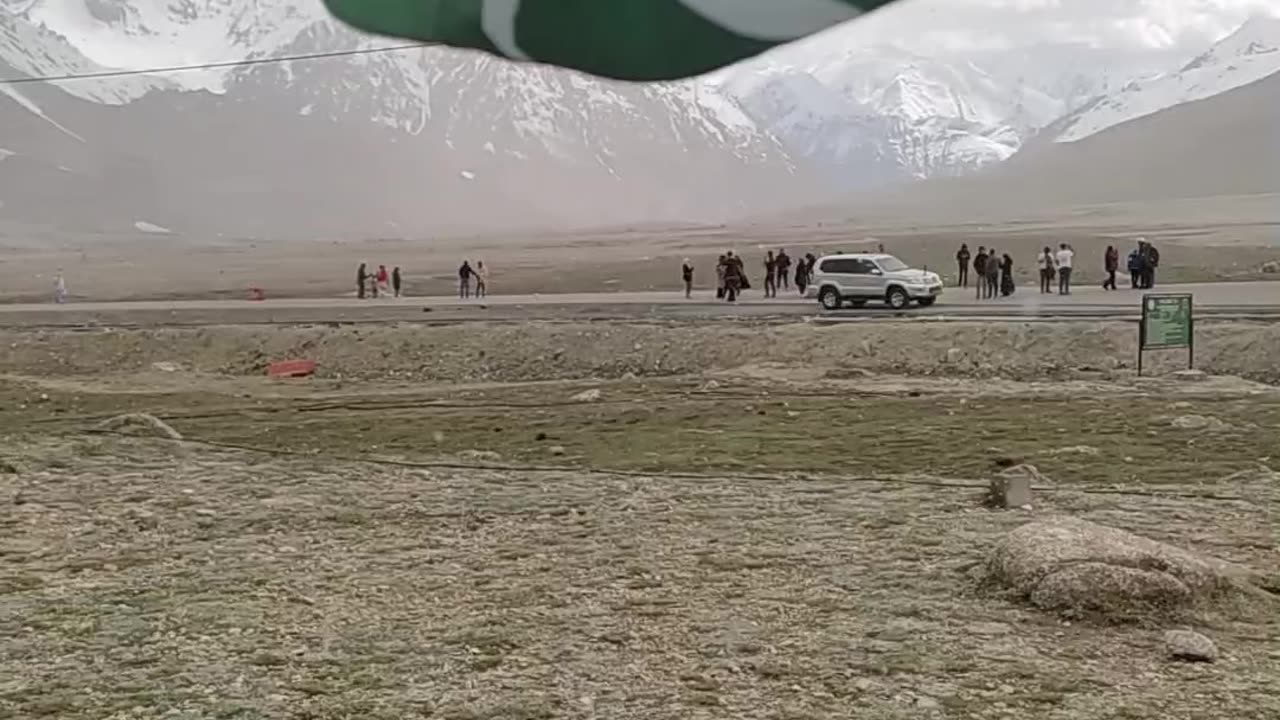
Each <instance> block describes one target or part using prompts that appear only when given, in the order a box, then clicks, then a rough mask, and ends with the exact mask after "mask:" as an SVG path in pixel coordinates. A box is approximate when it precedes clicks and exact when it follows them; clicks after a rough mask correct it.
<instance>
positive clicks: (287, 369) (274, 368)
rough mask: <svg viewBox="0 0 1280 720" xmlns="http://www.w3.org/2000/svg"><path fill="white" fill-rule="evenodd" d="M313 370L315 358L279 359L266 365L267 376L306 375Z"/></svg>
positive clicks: (314, 369) (313, 371)
mask: <svg viewBox="0 0 1280 720" xmlns="http://www.w3.org/2000/svg"><path fill="white" fill-rule="evenodd" d="M315 371H316V361H315V360H281V361H280V362H273V363H271V364H270V365H268V366H267V376H268V377H307V376H308V375H311V374H314V373H315Z"/></svg>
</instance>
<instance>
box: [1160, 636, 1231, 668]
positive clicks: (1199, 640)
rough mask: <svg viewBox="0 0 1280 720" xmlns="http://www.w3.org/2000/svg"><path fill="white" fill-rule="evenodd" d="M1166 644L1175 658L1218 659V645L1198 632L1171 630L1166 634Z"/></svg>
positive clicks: (1209, 660) (1194, 659)
mask: <svg viewBox="0 0 1280 720" xmlns="http://www.w3.org/2000/svg"><path fill="white" fill-rule="evenodd" d="M1164 645H1165V649H1167V650H1168V651H1169V657H1171V658H1173V659H1174V660H1181V661H1183V662H1202V663H1211V662H1216V661H1217V660H1218V647H1217V646H1216V645H1214V644H1213V641H1212V640H1210V639H1209V638H1207V637H1205V636H1204V635H1201V634H1200V633H1198V632H1192V631H1190V630H1170V631H1169V632H1167V633H1165V634H1164Z"/></svg>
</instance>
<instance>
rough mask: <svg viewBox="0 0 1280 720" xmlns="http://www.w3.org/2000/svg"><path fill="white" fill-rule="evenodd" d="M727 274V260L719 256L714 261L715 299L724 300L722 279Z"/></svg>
mask: <svg viewBox="0 0 1280 720" xmlns="http://www.w3.org/2000/svg"><path fill="white" fill-rule="evenodd" d="M728 274H729V258H728V257H726V256H724V255H721V256H720V259H718V260H716V299H717V300H723V299H724V279H725V277H726V276H727V275H728Z"/></svg>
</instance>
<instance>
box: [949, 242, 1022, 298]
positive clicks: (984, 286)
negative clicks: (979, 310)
mask: <svg viewBox="0 0 1280 720" xmlns="http://www.w3.org/2000/svg"><path fill="white" fill-rule="evenodd" d="M971 265H972V267H973V278H974V283H973V284H974V286H975V287H976V288H977V298H978V299H979V300H986V299H991V298H995V297H996V296H997V295H998V296H1000V297H1007V296H1009V295H1012V294H1013V291H1014V290H1015V289H1016V288H1015V286H1014V284H1013V257H1011V256H1010V255H1009V253H1005V254H1003V255H1001V254H999V253H998V252H997V251H996V249H995V248H991V249H990V250H987V249H986V248H985V247H981V246H980V247H979V248H978V254H977V255H971V254H970V253H969V246H968V244H961V245H960V250H959V251H957V252H956V267H957V269H958V270H959V271H960V274H959V283H958V284H959V286H960V287H964V288H967V287H969V268H970V266H971Z"/></svg>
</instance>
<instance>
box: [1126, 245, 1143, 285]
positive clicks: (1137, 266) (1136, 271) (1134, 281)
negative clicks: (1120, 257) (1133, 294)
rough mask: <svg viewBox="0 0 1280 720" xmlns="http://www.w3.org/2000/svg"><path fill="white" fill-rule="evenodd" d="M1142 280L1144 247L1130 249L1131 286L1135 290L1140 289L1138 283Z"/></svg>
mask: <svg viewBox="0 0 1280 720" xmlns="http://www.w3.org/2000/svg"><path fill="white" fill-rule="evenodd" d="M1140 282H1142V249H1141V248H1139V249H1137V250H1131V251H1129V287H1130V288H1131V289H1133V290H1137V289H1138V284H1139V283H1140Z"/></svg>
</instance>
